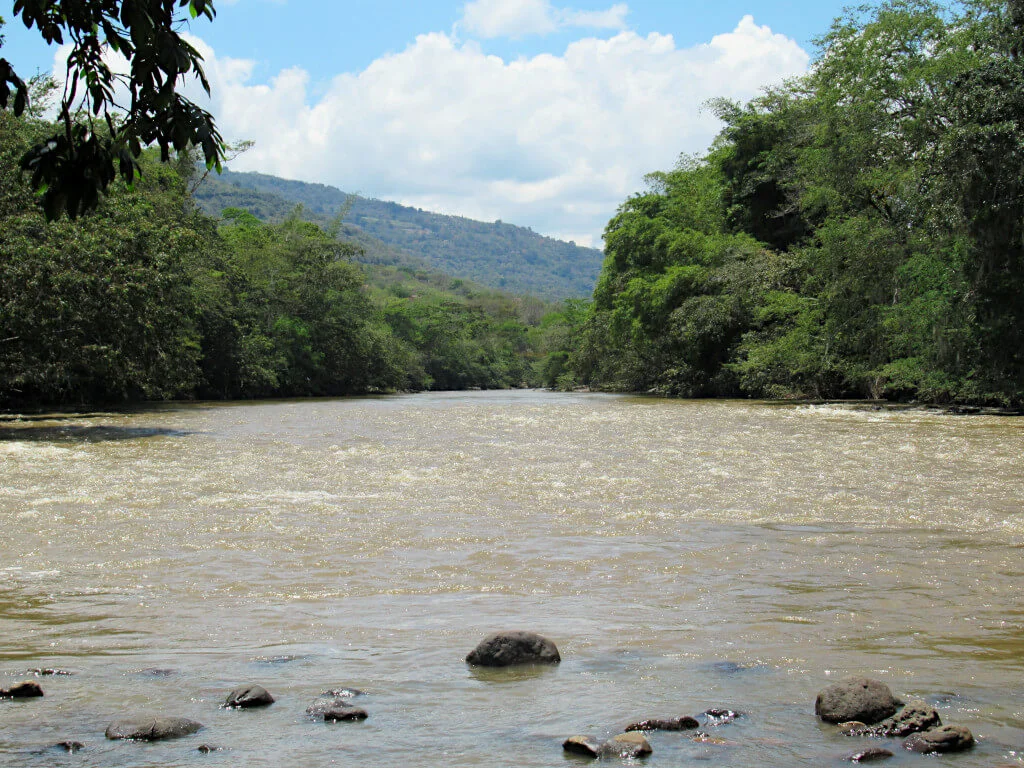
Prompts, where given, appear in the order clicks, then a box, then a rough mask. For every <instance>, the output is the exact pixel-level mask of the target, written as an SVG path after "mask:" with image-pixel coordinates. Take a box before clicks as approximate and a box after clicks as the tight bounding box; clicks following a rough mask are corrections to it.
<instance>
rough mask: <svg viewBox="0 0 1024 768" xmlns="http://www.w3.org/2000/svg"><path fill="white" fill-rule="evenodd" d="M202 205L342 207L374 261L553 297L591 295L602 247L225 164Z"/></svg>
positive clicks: (323, 211)
mask: <svg viewBox="0 0 1024 768" xmlns="http://www.w3.org/2000/svg"><path fill="white" fill-rule="evenodd" d="M195 198H196V200H197V202H198V203H199V204H200V206H201V207H202V208H203V210H204V211H206V212H207V213H210V214H213V215H218V214H219V213H220V212H221V211H222V210H223V209H224V208H227V207H237V208H244V209H246V210H248V211H249V212H250V213H252V214H253V215H255V216H257V217H259V218H261V219H264V220H267V221H279V220H281V219H283V218H284V217H285V216H286V215H287V214H288V212H289V211H290V210H291V209H292V208H293V207H294V205H295V204H301V205H302V206H303V207H304V209H305V212H306V214H307V215H308V216H309V217H310V218H311V219H314V220H317V221H326V220H329V219H331V218H333V217H335V216H337V214H338V213H339V211H343V210H345V211H346V213H345V218H344V223H343V226H342V231H343V232H344V234H346V235H347V236H349V237H350V238H352V239H353V240H355V241H356V242H358V243H359V244H360V245H362V246H363V247H364V248H365V249H366V252H367V256H366V260H367V261H368V262H370V263H378V264H393V265H406V266H412V267H420V268H422V267H426V268H429V269H431V270H437V271H440V272H444V273H446V274H449V275H453V276H455V277H460V278H466V279H470V280H473V281H475V282H477V283H480V284H481V285H485V286H489V287H492V288H498V289H501V290H504V291H509V292H512V293H523V294H531V295H534V296H539V297H542V298H545V299H548V300H559V299H565V298H579V297H589V296H590V295H591V293H592V292H593V289H594V284H595V283H596V281H597V275H598V272H599V271H600V269H601V263H602V261H603V259H604V256H603V254H602V253H601V251H599V250H596V249H594V248H583V247H581V246H577V245H575V244H574V243H566V242H563V241H561V240H555V239H554V238H550V237H544V236H543V235H539V234H537V233H536V232H533V231H532V230H530V229H528V228H525V227H518V226H515V225H512V224H504V223H502V222H493V223H488V222H482V221H474V220H472V219H467V218H464V217H461V216H446V215H442V214H437V213H431V212H429V211H423V210H420V209H418V208H410V207H408V206H403V205H399V204H398V203H390V202H385V201H382V200H374V199H370V198H364V197H359V196H356V195H348V194H346V193H345V192H342V191H341V190H339V189H336V188H335V187H330V186H326V185H324V184H307V183H305V182H301V181H289V180H286V179H281V178H278V177H276V176H269V175H266V174H262V173H236V172H234V171H230V170H225V171H224V173H223V174H222V175H221V176H220V177H219V178H218V177H214V176H210V177H208V178H207V179H206V180H205V181H204V182H203V184H202V185H201V186H200V187H199V189H198V190H197V191H196V193H195Z"/></svg>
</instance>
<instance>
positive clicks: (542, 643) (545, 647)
mask: <svg viewBox="0 0 1024 768" xmlns="http://www.w3.org/2000/svg"><path fill="white" fill-rule="evenodd" d="M561 660H562V657H561V656H559V654H558V648H557V647H556V646H555V644H554V643H553V642H551V641H550V640H548V639H547V638H546V637H542V636H541V635H538V634H536V633H535V632H520V631H512V632H495V633H493V634H491V635H488V636H487V637H485V638H484V639H483V640H481V641H480V644H479V645H477V647H476V648H474V649H473V650H472V651H470V653H469V655H468V656H466V662H467V663H468V664H472V665H474V666H478V667H509V666H512V665H514V664H558V663H559V662H561Z"/></svg>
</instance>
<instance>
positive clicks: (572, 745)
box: [562, 736, 601, 757]
mask: <svg viewBox="0 0 1024 768" xmlns="http://www.w3.org/2000/svg"><path fill="white" fill-rule="evenodd" d="M562 749H564V750H565V751H566V752H571V753H572V754H574V755H585V756H586V757H597V756H598V755H599V754H600V752H601V745H600V743H598V742H597V741H596V740H595V739H593V738H591V737H590V736H570V737H569V738H568V739H566V740H565V741H563V742H562Z"/></svg>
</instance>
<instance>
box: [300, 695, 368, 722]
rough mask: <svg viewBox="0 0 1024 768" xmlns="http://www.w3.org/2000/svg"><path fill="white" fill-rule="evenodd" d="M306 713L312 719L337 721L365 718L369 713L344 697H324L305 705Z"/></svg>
mask: <svg viewBox="0 0 1024 768" xmlns="http://www.w3.org/2000/svg"><path fill="white" fill-rule="evenodd" d="M306 714H307V715H309V716H310V717H311V718H313V719H314V720H323V721H324V722H325V723H337V722H341V721H346V720H365V719H366V718H367V717H369V714H368V713H367V711H366V710H365V709H362V708H361V707H354V706H352V704H351V703H350V702H349V701H347V700H346V699H324V700H321V701H315V702H313V703H312V704H311V705H310V706H308V707H306Z"/></svg>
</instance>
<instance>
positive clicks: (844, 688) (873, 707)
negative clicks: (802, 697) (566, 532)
mask: <svg viewBox="0 0 1024 768" xmlns="http://www.w3.org/2000/svg"><path fill="white" fill-rule="evenodd" d="M900 703H901V702H900V701H899V700H898V699H897V698H895V697H894V696H893V695H892V691H890V690H889V686H887V685H886V684H885V683H882V682H879V681H878V680H871V679H870V678H867V677H851V678H849V679H847V680H843V681H842V682H839V683H834V684H832V685H830V686H828V688H825V689H824V690H823V691H822V692H821V693H819V694H818V698H817V700H816V701H815V702H814V713H815V714H816V715H817V716H818V717H820V718H821V719H822V720H824V721H825V722H827V723H845V722H847V721H848V720H859V721H860V722H862V723H866V724H867V725H872V724H874V723H877V722H878V721H879V720H884V719H885V718H887V717H890V716H891V715H894V714H895V713H896V709H897V708H898V707H899V706H900Z"/></svg>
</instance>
